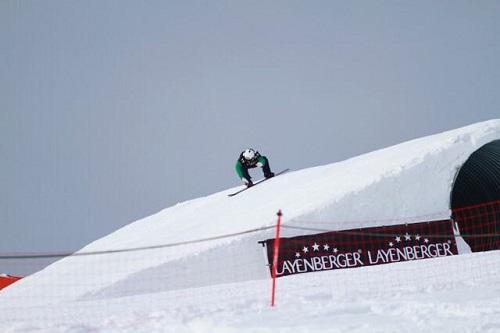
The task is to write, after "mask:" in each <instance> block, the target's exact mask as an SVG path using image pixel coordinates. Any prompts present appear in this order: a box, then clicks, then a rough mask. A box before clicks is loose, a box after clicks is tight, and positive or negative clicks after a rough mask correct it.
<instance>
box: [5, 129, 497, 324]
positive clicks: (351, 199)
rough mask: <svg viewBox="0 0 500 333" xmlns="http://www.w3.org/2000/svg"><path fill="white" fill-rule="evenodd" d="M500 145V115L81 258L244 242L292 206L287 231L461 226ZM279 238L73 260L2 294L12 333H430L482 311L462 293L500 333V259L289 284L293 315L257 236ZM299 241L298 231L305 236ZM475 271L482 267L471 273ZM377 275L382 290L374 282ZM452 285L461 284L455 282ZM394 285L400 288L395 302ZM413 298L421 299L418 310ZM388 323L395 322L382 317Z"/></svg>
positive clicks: (149, 228)
mask: <svg viewBox="0 0 500 333" xmlns="http://www.w3.org/2000/svg"><path fill="white" fill-rule="evenodd" d="M496 139H500V120H492V121H488V122H483V123H478V124H474V125H471V126H467V127H464V128H460V129H457V130H453V131H449V132H445V133H441V134H437V135H433V136H429V137H425V138H421V139H417V140H412V141H409V142H406V143H403V144H400V145H396V146H393V147H390V148H386V149H382V150H379V151H375V152H372V153H369V154H365V155H361V156H358V157H355V158H352V159H349V160H346V161H343V162H339V163H333V164H329V165H325V166H320V167H314V168H309V169H304V170H300V171H295V172H290V173H288V174H285V175H282V176H280V177H277V178H274V179H272V180H270V181H268V182H266V183H264V184H262V185H259V186H258V187H255V188H253V189H252V190H251V191H246V192H244V193H242V194H241V195H238V196H235V197H232V198H228V197H227V194H228V193H231V192H233V191H235V190H236V188H233V189H229V190H226V191H223V192H219V193H215V194H213V195H210V196H207V197H204V198H198V199H195V200H191V201H188V202H184V203H181V204H178V205H176V206H173V207H170V208H168V209H165V210H163V211H161V212H159V213H157V214H155V215H153V216H150V217H147V218H145V219H142V220H140V221H137V222H134V223H132V224H130V225H128V226H126V227H124V228H122V229H120V230H118V231H116V232H114V233H112V234H110V235H108V236H106V237H104V238H102V239H99V240H97V241H95V242H93V243H91V244H89V245H88V246H86V247H85V248H83V249H82V250H81V251H79V252H80V253H86V252H91V251H106V250H116V249H127V248H136V247H146V246H155V245H162V244H169V243H176V242H184V241H190V240H197V239H203V238H210V237H216V236H220V235H225V234H233V233H240V232H242V231H246V230H251V229H258V228H261V227H267V226H272V225H273V224H274V222H275V213H276V211H277V210H278V209H282V210H283V212H284V214H285V216H284V222H285V224H290V225H300V226H306V227H307V226H318V225H323V226H325V225H326V226H328V229H329V230H342V229H350V228H353V227H362V226H363V227H364V226H373V225H389V224H399V223H401V222H412V221H418V220H422V219H431V218H435V219H439V218H443V217H448V216H449V193H450V191H451V187H452V184H453V179H454V177H455V174H456V172H457V170H458V169H459V168H460V166H461V165H462V164H463V163H464V162H465V160H466V159H467V158H468V157H469V156H470V154H471V153H472V152H474V151H475V150H476V149H478V148H479V147H481V146H482V145H484V144H486V143H488V142H490V141H493V140H496ZM272 232H273V231H272V229H269V230H262V231H259V232H253V233H244V234H241V235H236V236H233V237H227V238H221V239H216V240H211V241H205V242H196V243H192V244H185V245H179V246H173V247H163V248H156V249H151V250H142V251H132V252H123V253H113V254H106V255H93V256H72V257H68V258H65V259H63V260H60V261H58V262H56V263H54V264H53V265H51V266H49V267H47V268H46V269H44V270H43V271H41V272H38V273H36V274H34V275H32V276H29V277H27V278H25V279H23V280H22V281H20V282H18V283H16V284H15V285H12V286H11V287H10V288H8V289H5V290H4V291H2V292H1V293H0V328H1V329H2V331H5V330H7V329H14V330H16V331H30V330H31V329H35V330H36V329H41V330H49V329H50V330H51V331H52V330H56V329H60V330H62V331H67V330H74V331H78V330H79V329H81V330H83V331H87V330H94V329H96V330H101V329H102V331H106V332H108V331H110V330H120V331H121V330H126V329H129V330H130V331H134V332H135V331H137V330H139V329H142V328H145V330H144V331H145V332H150V331H154V330H160V331H161V330H164V329H165V328H166V327H169V328H174V327H175V328H176V329H181V328H182V329H185V330H190V331H196V330H198V329H200V330H201V331H204V330H206V329H208V328H210V327H212V326H213V325H215V326H216V327H217V328H220V329H222V328H224V327H228V328H229V329H231V328H238V329H241V328H244V327H250V328H254V329H256V328H262V329H264V328H266V327H281V326H279V325H280V323H281V324H283V325H285V323H284V321H285V320H289V322H288V323H289V325H290V329H293V327H297V326H299V327H302V328H304V329H306V328H310V327H319V328H322V329H325V328H331V329H332V330H335V329H336V328H341V329H342V330H352V331H364V330H367V327H366V325H367V323H370V325H374V326H373V327H372V328H380V331H386V332H387V329H388V328H390V327H392V326H390V325H392V324H394V323H395V321H397V320H395V318H397V316H403V317H404V316H406V317H408V318H410V319H411V320H415V321H416V322H417V324H415V323H414V325H417V326H413V328H416V329H418V328H424V327H425V320H430V318H431V317H432V316H433V315H434V314H435V313H436V311H437V312H438V313H439V311H441V312H442V313H441V314H442V316H444V317H446V316H448V315H449V316H450V317H453V318H456V316H457V312H460V311H462V310H463V309H464V306H466V305H467V304H468V303H464V302H462V301H461V299H462V296H460V295H463V293H464V292H467V293H469V292H470V291H471V292H473V294H472V295H474V297H475V298H476V299H477V301H474V300H473V301H472V303H470V309H473V310H474V311H472V310H471V311H472V313H473V314H474V315H475V316H479V317H483V316H486V317H488V318H489V317H491V320H489V321H488V323H489V324H491V325H493V326H491V327H493V328H496V329H499V330H500V325H497V323H498V321H497V320H496V319H494V318H495V316H497V317H498V312H499V310H498V309H499V305H500V302H499V301H498V296H500V292H499V290H498V288H497V289H495V290H494V291H493V292H490V288H491V286H494V285H495V284H498V282H500V279H499V276H498V273H497V272H498V271H499V270H498V268H499V267H498V265H497V264H496V262H498V259H499V258H498V257H499V254H498V253H497V251H494V252H490V253H484V254H474V255H464V256H460V257H454V258H441V259H436V260H427V261H423V262H411V263H400V264H393V265H384V266H379V267H365V268H360V269H352V270H343V271H336V272H322V273H317V274H305V275H304V276H293V277H288V278H282V279H280V286H283V287H282V288H283V290H286V292H283V293H281V294H280V295H283V300H282V303H281V305H280V309H279V310H278V311H274V312H273V311H268V309H267V304H266V301H267V285H268V281H267V278H268V271H267V268H266V267H265V265H264V259H263V254H262V249H261V248H260V247H259V245H257V241H258V240H262V239H266V238H269V237H272ZM286 232H287V233H286V234H285V235H284V236H289V235H291V234H292V231H289V230H288V231H286ZM485 265H487V266H489V267H491V270H488V269H485V268H484V266H485ZM471 267H472V268H475V270H472V269H471V270H470V271H469V268H471ZM374 276H376V277H377V278H375V280H377V279H378V281H379V283H378V284H377V283H373V282H371V281H372V280H373V279H374ZM450 276H453V279H452V282H453V283H449V281H448V280H445V278H446V277H448V278H449V277H450ZM332 281H334V282H332ZM352 281H358V282H357V284H356V283H355V284H353V283H352ZM444 281H446V283H445V282H444ZM325 288H326V289H325ZM387 289H390V292H389V294H388V295H385V294H386V290H387ZM405 295H411V296H412V297H413V299H416V300H415V301H414V302H416V303H413V305H408V304H407V300H405V299H406V297H405ZM417 296H418V297H417ZM459 296H460V297H459ZM482 296H484V297H482ZM495 296H496V297H495ZM483 301H484V302H483ZM419 302H420V303H419ZM297 303H298V304H297ZM452 303H453V304H455V305H454V306H455V307H457V309H455V308H454V307H453V306H451V305H450V304H452ZM49 308H50V309H52V310H48V309H49ZM309 308H312V309H309ZM53 309H56V310H53ZM380 309H382V310H380ZM488 309H489V310H488ZM492 309H496V310H492ZM310 310H312V311H310ZM320 310H321V311H320ZM339 311H340V317H337V312H339ZM405 311H406V312H405ZM419 311H421V312H422V314H421V316H420V315H419V314H417V315H416V316H417V317H414V315H413V314H412V313H415V312H416V313H419ZM447 311H448V312H447ZM464 311H465V310H464ZM302 312H303V314H302V315H301V314H300V313H302ZM466 312H467V311H466ZM474 315H473V316H474ZM468 316H469V314H463V316H462V317H460V316H459V317H460V318H462V319H463V318H468ZM233 317H234V320H233V319H230V318H233ZM328 317H334V318H336V319H332V320H333V322H336V321H337V319H339V326H335V325H333V326H330V324H331V323H332V321H330V320H327V319H325V318H328ZM358 317H359V318H362V319H363V320H362V323H358V324H355V325H354V324H353V325H354V326H350V325H351V324H352V323H353V321H351V320H348V319H356V318H358ZM381 317H383V318H384V319H385V320H383V321H379V319H380V318H381ZM393 317H394V318H393ZM33 318H37V320H36V323H34V322H33ZM200 318H201V319H200ZM376 318H378V319H376ZM391 318H392V319H391ZM375 319H376V320H375ZM420 321H422V322H420ZM96 322H97V324H96ZM221 322H222V324H220V323H221ZM445 322H446V321H443V320H441V321H437V322H436V323H435V324H436V325H438V324H443V323H445ZM452 322H453V321H452V320H451V321H450V324H451V323H452ZM472 322H474V321H470V323H472ZM474 323H475V322H474ZM475 324H477V323H475ZM197 325H199V326H197ZM276 325H278V326H276ZM286 325H288V324H286ZM315 325H319V326H315ZM325 325H326V326H325ZM478 325H479V324H478ZM451 327H455V326H454V324H453V325H452V326H451ZM457 327H460V325H459V326H457ZM478 327H479V326H478ZM212 328H213V327H212ZM481 328H482V329H484V330H487V329H488V327H482V326H481ZM471 329H472V330H474V329H475V328H471ZM173 331H178V330H173ZM252 331H253V330H252ZM395 331H404V330H403V329H400V330H395ZM408 331H412V330H411V329H410V330H408Z"/></svg>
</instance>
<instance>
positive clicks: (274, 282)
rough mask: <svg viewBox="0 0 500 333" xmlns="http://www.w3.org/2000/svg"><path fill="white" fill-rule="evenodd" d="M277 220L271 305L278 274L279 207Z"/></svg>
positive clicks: (272, 268)
mask: <svg viewBox="0 0 500 333" xmlns="http://www.w3.org/2000/svg"><path fill="white" fill-rule="evenodd" d="M277 215H278V221H277V222H276V236H275V237H274V248H273V264H272V267H271V272H272V273H271V276H272V279H273V287H272V290H271V306H274V300H275V295H276V275H278V254H279V250H280V229H281V216H282V215H283V214H282V213H281V209H280V210H279V211H278V214H277Z"/></svg>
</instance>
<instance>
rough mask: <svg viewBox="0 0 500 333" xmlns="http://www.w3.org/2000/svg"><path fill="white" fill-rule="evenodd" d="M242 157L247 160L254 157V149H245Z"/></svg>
mask: <svg viewBox="0 0 500 333" xmlns="http://www.w3.org/2000/svg"><path fill="white" fill-rule="evenodd" d="M243 157H244V158H245V159H246V160H248V161H250V160H252V159H253V158H254V157H255V150H253V149H252V148H248V149H245V151H244V152H243Z"/></svg>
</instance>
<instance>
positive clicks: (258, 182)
mask: <svg viewBox="0 0 500 333" xmlns="http://www.w3.org/2000/svg"><path fill="white" fill-rule="evenodd" d="M287 171H290V169H285V170H282V171H280V172H277V173H275V174H274V177H278V176H279V175H282V174H284V173H285V172H287ZM274 177H271V178H264V179H261V180H258V181H256V182H255V183H253V186H250V187H245V188H242V189H241V190H239V191H236V192H234V193H231V194H228V195H227V196H228V197H233V196H235V195H236V194H239V193H241V192H244V191H246V190H249V189H251V188H252V187H255V186H257V185H259V184H260V183H263V182H265V181H266V180H269V179H273V178H274Z"/></svg>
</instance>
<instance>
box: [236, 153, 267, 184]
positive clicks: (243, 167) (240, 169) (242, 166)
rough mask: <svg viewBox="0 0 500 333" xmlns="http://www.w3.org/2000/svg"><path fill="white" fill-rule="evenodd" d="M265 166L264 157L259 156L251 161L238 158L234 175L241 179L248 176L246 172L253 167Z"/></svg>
mask: <svg viewBox="0 0 500 333" xmlns="http://www.w3.org/2000/svg"><path fill="white" fill-rule="evenodd" d="M259 163H260V164H259ZM266 164H267V159H266V157H265V156H262V155H260V154H259V155H258V156H257V158H255V159H254V160H252V161H247V160H245V159H244V158H242V156H240V158H239V159H238V161H237V162H236V173H237V174H238V177H239V178H240V179H243V178H245V176H246V175H247V174H248V171H247V170H248V169H250V168H255V167H262V166H264V165H266Z"/></svg>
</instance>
